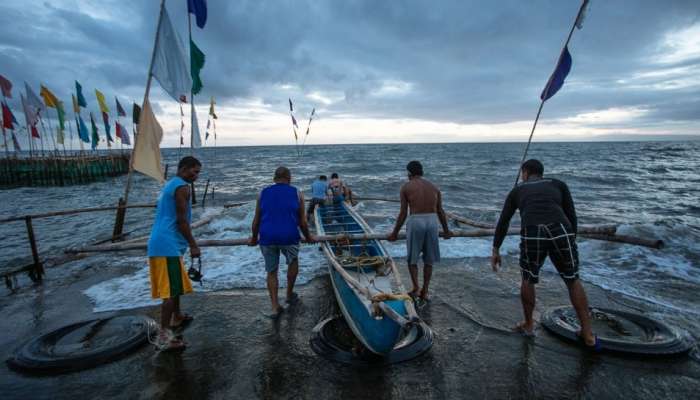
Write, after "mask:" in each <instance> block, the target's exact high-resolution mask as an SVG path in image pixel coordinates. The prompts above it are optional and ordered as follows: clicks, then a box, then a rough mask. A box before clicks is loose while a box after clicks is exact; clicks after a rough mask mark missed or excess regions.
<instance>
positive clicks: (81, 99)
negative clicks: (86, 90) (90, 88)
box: [75, 81, 87, 107]
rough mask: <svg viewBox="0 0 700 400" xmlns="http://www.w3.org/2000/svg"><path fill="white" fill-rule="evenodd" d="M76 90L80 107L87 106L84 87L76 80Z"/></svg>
mask: <svg viewBox="0 0 700 400" xmlns="http://www.w3.org/2000/svg"><path fill="white" fill-rule="evenodd" d="M75 91H76V92H77V94H78V105H79V106H80V107H87V101H85V96H83V87H82V86H80V84H79V83H78V81H75Z"/></svg>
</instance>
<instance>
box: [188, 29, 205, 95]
mask: <svg viewBox="0 0 700 400" xmlns="http://www.w3.org/2000/svg"><path fill="white" fill-rule="evenodd" d="M202 68H204V53H202V50H200V49H199V47H197V45H196V44H194V42H193V41H192V40H190V75H191V76H192V93H193V94H197V93H199V92H200V91H201V90H202V78H200V76H199V73H200V72H201V71H202Z"/></svg>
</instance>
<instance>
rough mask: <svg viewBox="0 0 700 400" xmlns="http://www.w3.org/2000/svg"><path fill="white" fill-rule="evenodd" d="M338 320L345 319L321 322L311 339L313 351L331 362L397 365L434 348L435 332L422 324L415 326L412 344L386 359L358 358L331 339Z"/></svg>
mask: <svg viewBox="0 0 700 400" xmlns="http://www.w3.org/2000/svg"><path fill="white" fill-rule="evenodd" d="M336 318H343V317H342V316H338V317H334V318H333V317H332V318H327V319H324V320H323V321H321V322H319V323H318V324H317V325H316V326H315V327H314V329H313V331H312V335H311V338H310V339H309V344H310V346H311V349H312V350H313V351H314V352H315V353H316V354H318V355H320V356H322V357H324V358H326V359H328V360H331V361H337V362H340V363H343V364H350V365H353V366H356V367H362V366H379V365H389V364H397V363H401V362H404V361H408V360H411V359H414V358H416V357H418V356H420V355H422V354H424V353H426V352H427V351H428V350H430V348H431V347H432V346H433V331H432V329H430V327H429V326H428V325H427V324H425V323H424V322H421V323H419V324H416V325H414V329H416V333H415V338H414V339H413V340H412V341H411V342H410V343H407V344H405V345H403V346H401V347H399V348H397V349H394V350H393V351H392V352H390V353H389V354H387V355H386V356H385V357H381V356H379V355H376V354H372V353H369V352H368V354H367V355H364V356H362V357H358V356H356V355H354V354H353V353H352V352H351V351H349V350H348V349H347V348H346V347H345V346H342V345H340V344H338V343H337V342H336V341H335V340H334V339H333V338H332V337H331V335H330V328H331V323H332V322H333V320H335V319H336Z"/></svg>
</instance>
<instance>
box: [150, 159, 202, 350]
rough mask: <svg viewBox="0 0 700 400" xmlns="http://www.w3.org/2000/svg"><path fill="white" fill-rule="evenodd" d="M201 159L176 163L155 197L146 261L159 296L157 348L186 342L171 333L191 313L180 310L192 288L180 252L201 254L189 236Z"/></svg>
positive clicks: (176, 346) (154, 293) (172, 347)
mask: <svg viewBox="0 0 700 400" xmlns="http://www.w3.org/2000/svg"><path fill="white" fill-rule="evenodd" d="M201 168H202V163H200V162H199V160H197V159H196V158H194V157H189V156H188V157H184V158H183V159H182V160H180V163H179V164H178V166H177V175H176V176H175V177H173V178H172V179H170V180H169V181H168V182H167V183H166V184H165V186H164V187H163V190H162V191H161V193H160V196H159V197H158V204H157V208H156V217H155V220H154V221H153V229H152V230H151V237H150V239H149V240H148V263H149V267H150V277H151V296H152V297H153V298H154V299H162V300H163V303H162V305H161V314H160V328H161V329H160V333H159V335H158V339H157V341H156V346H157V347H158V348H159V349H160V350H175V349H184V348H185V342H183V341H182V339H179V338H177V337H176V336H175V334H174V333H173V330H174V329H178V328H183V327H184V326H185V325H186V324H187V323H189V322H190V321H191V320H192V317H191V316H189V315H186V314H182V312H180V295H183V294H186V293H190V292H192V284H191V283H190V279H189V277H188V276H187V273H186V272H185V268H184V264H183V260H182V256H183V255H184V254H185V252H186V251H187V247H189V249H190V255H191V256H192V258H195V257H199V256H200V250H199V247H197V242H196V241H195V240H194V237H193V236H192V229H191V227H190V224H191V222H192V203H191V200H190V185H191V184H192V183H193V182H194V181H196V180H197V178H198V177H199V172H200V170H201Z"/></svg>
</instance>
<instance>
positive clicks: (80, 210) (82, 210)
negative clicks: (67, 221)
mask: <svg viewBox="0 0 700 400" xmlns="http://www.w3.org/2000/svg"><path fill="white" fill-rule="evenodd" d="M155 206H156V205H155V203H154V204H133V205H130V206H123V208H153V207H155ZM117 208H119V206H117V207H114V206H110V207H91V208H78V209H74V210H63V211H54V212H48V213H41V214H31V215H22V216H15V217H9V218H3V219H0V223H5V222H14V221H22V220H24V219H25V218H27V217H30V218H33V219H36V218H47V217H57V216H61V215H72V214H80V213H86V212H95V211H112V210H116V209H117Z"/></svg>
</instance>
